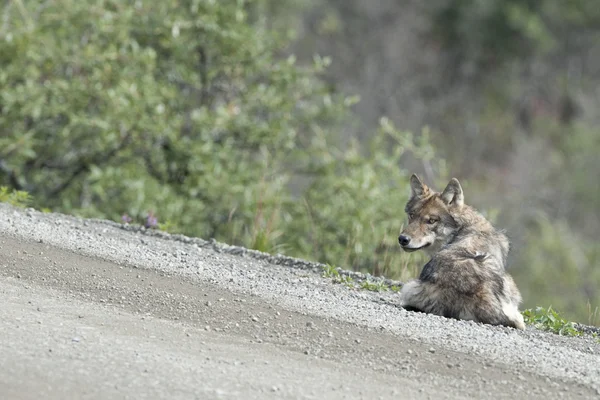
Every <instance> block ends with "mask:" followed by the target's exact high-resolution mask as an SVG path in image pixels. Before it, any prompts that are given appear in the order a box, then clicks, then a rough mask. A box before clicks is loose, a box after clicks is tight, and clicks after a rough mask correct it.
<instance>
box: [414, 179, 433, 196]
mask: <svg viewBox="0 0 600 400" xmlns="http://www.w3.org/2000/svg"><path fill="white" fill-rule="evenodd" d="M410 190H411V192H412V193H411V197H422V196H423V195H424V194H426V193H427V192H428V191H429V188H428V187H427V185H425V184H424V183H423V182H421V180H420V179H419V177H418V176H417V175H416V174H412V176H411V177H410Z"/></svg>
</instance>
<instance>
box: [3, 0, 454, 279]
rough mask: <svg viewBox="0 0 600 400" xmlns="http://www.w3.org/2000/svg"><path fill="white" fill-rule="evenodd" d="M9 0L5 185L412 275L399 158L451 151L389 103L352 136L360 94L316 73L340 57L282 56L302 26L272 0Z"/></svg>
mask: <svg viewBox="0 0 600 400" xmlns="http://www.w3.org/2000/svg"><path fill="white" fill-rule="evenodd" d="M11 5H12V7H10V8H8V9H5V12H6V13H8V14H6V15H5V16H6V17H7V18H5V21H8V22H6V23H5V25H4V26H3V27H2V30H1V31H0V57H1V58H2V59H1V62H2V65H3V68H2V70H0V85H1V86H2V88H3V90H2V92H1V93H0V110H1V112H0V132H2V133H3V134H2V135H1V136H0V165H1V173H0V184H4V185H10V186H11V187H13V188H16V189H19V190H26V191H27V192H29V193H30V194H31V195H32V196H33V198H34V199H35V205H36V206H38V207H41V206H44V207H51V208H52V209H53V210H57V211H62V212H69V213H75V214H78V215H82V216H94V217H106V218H111V219H115V220H121V217H122V216H123V215H128V216H131V217H127V218H132V220H138V221H139V220H148V221H149V220H150V219H151V218H152V219H153V218H156V221H154V220H153V222H152V226H155V225H156V224H158V226H162V227H165V226H167V227H168V229H169V230H171V231H176V232H181V233H184V234H187V235H195V236H200V237H215V238H217V239H218V240H222V241H226V242H229V243H232V244H240V245H244V246H248V247H252V248H255V249H259V250H263V251H270V252H285V253H287V254H290V255H294V256H299V257H304V258H308V259H313V260H319V261H321V262H330V263H334V264H336V265H343V266H344V267H346V268H355V269H362V270H367V271H369V272H374V273H378V274H381V273H386V274H388V275H392V276H394V275H395V276H402V275H404V276H408V275H414V274H415V271H414V268H415V267H416V268H418V264H410V268H409V262H408V260H409V258H408V255H406V254H404V253H402V252H401V251H400V249H399V248H398V246H396V237H397V234H398V231H399V230H400V228H401V223H402V221H403V219H404V216H403V212H402V208H403V205H404V203H405V201H406V196H408V190H407V189H404V188H403V187H402V186H403V185H404V182H405V181H406V178H407V176H408V172H407V171H405V170H403V169H401V168H400V167H399V165H400V161H401V159H402V157H405V156H407V155H410V156H411V157H417V158H419V159H421V160H422V161H423V162H424V163H427V164H428V165H429V167H431V168H432V170H434V171H436V173H438V172H439V173H443V169H444V168H443V167H444V165H443V163H441V162H436V161H435V158H434V154H433V149H432V148H431V146H430V145H429V144H428V141H427V140H426V135H424V136H420V139H415V138H414V137H413V136H412V135H411V134H410V133H407V132H400V131H398V130H397V129H395V128H394V126H393V125H392V124H391V123H390V122H389V121H387V120H385V119H384V120H382V123H381V127H380V129H379V130H378V131H376V132H374V133H373V135H372V140H371V142H370V143H369V145H368V147H367V148H361V146H360V145H359V144H358V143H357V142H355V141H353V140H347V138H344V137H343V135H342V133H343V126H344V124H347V123H351V121H352V119H353V115H352V112H351V110H350V107H351V106H352V104H354V102H355V101H356V99H353V98H347V97H344V96H341V95H338V94H335V93H332V92H331V91H330V90H329V88H328V86H327V85H326V84H325V83H323V81H322V80H321V79H320V73H321V72H322V71H323V70H324V69H325V68H326V66H327V64H328V62H329V60H328V59H326V58H321V57H317V56H315V58H314V60H313V62H312V63H311V64H310V65H307V64H303V65H300V64H298V63H297V62H296V60H295V58H294V57H293V56H285V57H281V53H282V50H283V49H284V48H285V46H286V43H287V38H288V37H289V35H288V34H287V33H286V32H285V31H284V32H282V31H280V30H277V31H274V30H272V29H270V28H269V27H268V25H267V24H265V23H263V22H264V21H261V19H260V18H256V7H264V6H266V3H265V2H264V1H256V2H252V1H240V0H237V1H234V0H223V1H218V2H217V1H209V0H187V1H183V0H166V1H162V2H145V1H136V2H120V1H117V0H85V1H83V0H57V1H53V2H42V1H34V0H30V1H22V2H21V1H19V2H12V3H11ZM275 11H276V10H275ZM275 11H274V12H275ZM252 16H254V17H252ZM342 139H344V140H342ZM413 265H414V266H413ZM411 268H412V270H410V269H411Z"/></svg>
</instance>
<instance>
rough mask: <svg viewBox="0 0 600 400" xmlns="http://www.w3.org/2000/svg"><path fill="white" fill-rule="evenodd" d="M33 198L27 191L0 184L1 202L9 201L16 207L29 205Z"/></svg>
mask: <svg viewBox="0 0 600 400" xmlns="http://www.w3.org/2000/svg"><path fill="white" fill-rule="evenodd" d="M31 200H32V199H31V196H30V195H29V193H27V192H24V191H22V190H14V189H9V188H7V187H6V186H0V203H8V204H10V205H12V206H15V207H27V206H28V205H29V204H30V203H31Z"/></svg>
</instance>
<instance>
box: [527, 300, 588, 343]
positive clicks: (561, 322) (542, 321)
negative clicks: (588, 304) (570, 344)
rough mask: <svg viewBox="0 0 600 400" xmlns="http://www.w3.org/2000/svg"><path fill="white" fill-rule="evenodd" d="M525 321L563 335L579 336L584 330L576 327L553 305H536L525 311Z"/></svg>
mask: <svg viewBox="0 0 600 400" xmlns="http://www.w3.org/2000/svg"><path fill="white" fill-rule="evenodd" d="M522 314H523V317H524V318H525V322H526V323H527V324H529V325H533V326H534V327H536V328H538V329H541V330H544V331H549V332H553V333H556V334H557V335H563V336H579V335H581V334H582V332H581V331H580V330H579V329H577V328H576V327H575V324H574V323H573V322H569V321H567V320H566V319H564V318H563V317H561V316H560V315H559V314H558V313H557V312H556V311H555V310H553V309H552V307H548V308H547V309H546V308H543V307H536V308H535V310H534V309H532V308H530V309H527V310H524V311H523V313H522Z"/></svg>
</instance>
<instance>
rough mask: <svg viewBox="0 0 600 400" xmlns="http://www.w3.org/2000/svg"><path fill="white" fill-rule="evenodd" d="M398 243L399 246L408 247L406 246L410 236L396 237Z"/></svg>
mask: <svg viewBox="0 0 600 400" xmlns="http://www.w3.org/2000/svg"><path fill="white" fill-rule="evenodd" d="M398 243H400V246H403V247H404V246H408V244H409V243H410V236H406V235H400V236H398Z"/></svg>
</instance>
